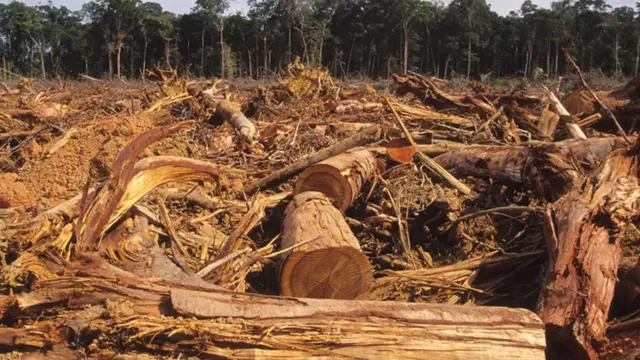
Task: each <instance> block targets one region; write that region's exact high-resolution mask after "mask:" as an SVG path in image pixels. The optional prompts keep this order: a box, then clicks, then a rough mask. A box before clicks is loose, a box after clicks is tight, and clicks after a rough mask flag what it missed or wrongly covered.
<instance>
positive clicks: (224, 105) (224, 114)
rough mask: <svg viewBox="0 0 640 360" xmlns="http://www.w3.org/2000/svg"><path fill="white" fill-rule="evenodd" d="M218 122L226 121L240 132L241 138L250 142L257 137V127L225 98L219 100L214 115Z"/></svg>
mask: <svg viewBox="0 0 640 360" xmlns="http://www.w3.org/2000/svg"><path fill="white" fill-rule="evenodd" d="M214 118H215V119H216V120H219V122H223V121H226V122H228V123H229V124H231V126H232V127H233V128H234V129H235V130H236V131H237V132H238V134H240V137H241V138H242V139H243V140H246V141H249V142H252V141H254V140H256V139H257V138H258V135H259V134H258V129H256V126H255V124H254V123H252V122H251V121H250V120H249V119H247V118H246V117H245V116H244V114H243V113H242V111H239V110H235V109H234V108H233V107H232V106H231V103H229V102H228V101H226V100H223V101H220V102H219V103H218V107H217V108H216V113H215V115H214Z"/></svg>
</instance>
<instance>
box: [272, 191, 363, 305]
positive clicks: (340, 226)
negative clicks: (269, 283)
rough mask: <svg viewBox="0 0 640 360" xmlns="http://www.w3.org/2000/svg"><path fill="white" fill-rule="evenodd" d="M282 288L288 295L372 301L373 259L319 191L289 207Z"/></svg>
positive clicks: (284, 233) (301, 197)
mask: <svg viewBox="0 0 640 360" xmlns="http://www.w3.org/2000/svg"><path fill="white" fill-rule="evenodd" d="M296 245H299V246H297V247H296V248H294V249H293V250H292V251H291V252H289V253H288V254H286V255H285V258H284V262H283V265H282V269H281V276H280V288H281V292H282V294H283V295H285V296H295V297H306V298H327V299H362V298H366V296H367V294H368V293H369V291H370V290H371V286H372V283H373V273H372V269H371V265H370V264H369V261H368V259H367V257H366V256H365V255H364V254H363V253H362V251H361V250H360V244H359V243H358V239H356V237H355V236H354V235H353V233H352V232H351V229H350V228H349V226H348V225H347V222H346V221H345V219H344V217H343V215H342V213H340V211H339V210H338V209H336V208H335V207H333V205H332V204H331V201H330V200H329V198H327V197H326V196H325V195H324V194H322V193H319V192H304V193H302V194H299V195H297V196H296V197H295V198H294V199H293V201H292V202H291V203H290V204H289V206H288V207H287V210H286V211H285V218H284V222H283V229H282V242H281V248H282V249H287V248H290V247H292V246H296Z"/></svg>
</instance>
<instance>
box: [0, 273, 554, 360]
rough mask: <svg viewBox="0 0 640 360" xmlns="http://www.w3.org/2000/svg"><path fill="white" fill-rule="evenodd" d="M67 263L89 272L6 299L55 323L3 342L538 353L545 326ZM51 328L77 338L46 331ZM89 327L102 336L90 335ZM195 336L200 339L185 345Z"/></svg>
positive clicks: (4, 332)
mask: <svg viewBox="0 0 640 360" xmlns="http://www.w3.org/2000/svg"><path fill="white" fill-rule="evenodd" d="M72 265H73V266H72V269H70V270H72V271H75V272H78V273H85V274H87V275H86V276H93V277H77V278H69V277H63V278H59V279H56V280H51V281H44V282H41V283H40V285H39V287H38V289H36V290H34V291H32V292H31V293H28V294H22V295H18V296H15V297H12V298H11V300H12V302H14V303H15V304H16V305H15V307H14V310H13V313H14V314H15V315H17V316H19V317H20V318H25V319H30V320H38V319H39V318H40V317H41V313H42V311H46V313H47V315H48V316H47V320H48V319H53V321H47V320H40V321H37V322H35V323H34V324H32V325H30V326H28V327H24V328H23V329H13V328H2V329H1V330H0V334H1V336H0V339H1V340H0V343H1V342H2V341H5V342H10V344H8V345H9V346H13V345H12V344H23V345H24V346H23V347H22V350H23V351H34V350H36V351H37V350H39V349H42V348H45V347H49V348H51V347H52V345H53V351H50V352H48V353H47V356H49V358H55V357H54V356H56V355H57V353H58V350H57V349H59V348H67V346H69V343H68V342H70V341H74V342H76V341H84V342H87V343H92V342H93V344H94V345H95V346H96V347H97V348H109V349H111V346H112V345H113V344H114V343H117V342H118V341H120V344H121V345H120V346H121V347H119V348H118V349H119V350H120V351H131V350H134V349H135V350H137V351H136V353H137V354H138V355H137V356H138V357H140V356H143V355H144V354H145V353H151V354H155V355H156V356H158V354H159V352H160V353H167V354H175V353H177V352H178V351H179V352H180V353H183V354H184V355H185V356H197V357H214V358H219V357H221V358H245V359H248V358H252V359H282V358H367V359H389V358H406V359H423V358H427V357H432V358H438V359H445V360H453V359H456V360H471V359H474V360H475V359H484V358H490V359H498V360H507V359H509V360H511V359H521V360H524V359H530V360H536V359H540V360H542V359H544V350H545V339H544V327H543V324H542V323H541V322H540V319H539V318H538V317H537V316H536V315H535V314H533V313H531V312H530V311H528V310H523V309H510V308H500V307H474V306H451V305H431V304H417V303H399V302H375V301H354V300H349V301H345V300H326V299H290V298H280V297H269V296H261V295H252V294H242V293H231V292H225V291H219V290H207V291H203V290H202V289H201V288H198V287H194V288H189V287H188V286H186V285H183V284H176V283H170V284H166V283H165V284H162V283H153V282H151V281H149V280H145V279H142V278H139V277H136V276H135V275H133V274H131V273H128V272H125V271H122V270H119V269H116V268H113V267H108V266H105V265H103V264H100V263H97V264H96V263H95V262H94V263H91V262H88V263H87V264H78V265H76V264H75V263H74V264H72ZM94 274H95V275H94ZM105 303H108V304H109V311H107V306H106V305H105ZM65 305H67V306H65ZM132 314H134V316H131V315H132ZM161 315H163V316H161ZM104 329H109V331H104ZM176 329H180V331H176ZM327 329H339V330H340V331H327ZM276 330H277V331H276ZM56 333H67V334H71V335H75V336H67V337H64V336H48V335H49V334H56ZM92 334H101V335H100V336H99V337H95V340H94V337H93V335H92ZM127 334H129V335H127ZM130 334H136V336H130ZM238 334H242V336H238ZM265 334H268V336H265ZM122 338H126V339H127V341H125V342H122V341H121V339H122ZM94 341H95V342H94ZM194 343H198V344H200V345H199V346H197V347H193V346H189V345H187V346H184V344H194ZM56 344H57V345H61V346H55V345H56ZM0 346H1V345H0ZM62 358H69V357H68V356H67V357H62Z"/></svg>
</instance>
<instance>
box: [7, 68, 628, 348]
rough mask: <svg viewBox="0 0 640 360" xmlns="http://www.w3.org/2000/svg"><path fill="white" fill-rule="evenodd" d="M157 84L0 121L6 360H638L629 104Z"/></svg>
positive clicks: (331, 82)
mask: <svg viewBox="0 0 640 360" xmlns="http://www.w3.org/2000/svg"><path fill="white" fill-rule="evenodd" d="M152 73H153V75H155V78H156V80H157V81H156V82H155V83H148V84H133V83H124V82H118V83H104V82H100V81H98V80H96V79H87V80H86V82H84V83H63V84H60V83H55V84H54V83H50V84H34V83H31V82H28V81H23V82H22V83H21V84H19V85H18V86H16V87H15V88H9V87H5V90H4V93H3V94H2V95H0V130H1V131H2V133H0V169H1V170H2V171H3V173H0V255H1V259H2V260H1V263H0V273H1V275H2V278H3V280H4V281H3V284H2V286H1V287H0V317H1V318H2V322H1V323H0V352H1V353H5V354H6V355H5V356H6V357H7V358H20V357H21V356H29V358H31V357H45V356H46V357H48V358H61V359H62V358H65V359H69V358H84V357H92V358H93V357H96V358H104V357H108V358H116V359H120V358H121V359H128V358H146V357H148V358H156V357H159V356H160V357H164V356H166V357H176V356H181V357H195V358H234V359H235V358H241V359H245V358H246V359H249V358H251V359H255V358H260V359H262V358H269V359H272V358H273V359H276V358H277V359H280V358H286V357H293V358H358V359H365V358H366V359H390V358H410V359H423V358H431V357H434V358H438V359H544V358H545V357H548V358H572V359H582V358H591V359H596V358H598V357H600V358H604V359H609V358H611V359H613V358H624V357H625V356H629V358H633V356H635V355H634V354H635V353H637V352H638V351H640V350H638V349H640V348H639V347H637V344H636V342H635V339H638V336H637V334H636V331H637V330H636V329H638V327H637V325H636V324H637V323H638V321H639V320H638V318H635V315H636V313H637V304H638V302H639V301H640V297H639V295H640V280H638V279H639V278H640V265H636V262H637V253H638V250H637V249H638V247H637V246H636V245H635V244H636V241H637V240H638V239H640V231H638V228H637V227H636V225H635V222H636V221H637V220H638V218H637V216H636V215H637V214H638V209H639V207H640V183H639V179H638V176H639V173H638V170H639V167H640V162H639V161H640V152H639V151H640V144H638V143H637V138H636V137H635V136H631V135H628V134H627V133H625V130H624V129H627V130H628V131H629V133H630V132H631V131H633V130H636V131H637V118H636V117H635V116H636V115H635V114H637V112H634V111H632V109H633V107H634V106H635V105H636V104H637V101H636V100H637V99H636V97H635V95H634V94H636V92H637V91H636V87H635V85H634V84H637V83H639V82H640V80H634V81H632V82H631V83H630V84H629V85H628V86H627V87H626V88H625V89H623V90H620V91H617V92H614V93H603V92H599V93H597V94H595V93H593V92H591V90H590V89H588V88H587V89H585V91H586V92H585V93H577V92H576V93H570V94H567V95H566V96H565V97H564V98H563V101H562V102H561V101H559V100H558V98H557V97H556V95H554V94H553V92H551V91H549V90H546V89H545V92H546V93H545V94H543V95H539V96H532V95H528V94H527V93H526V91H524V90H522V89H511V90H508V91H501V92H498V91H493V90H491V89H488V88H487V87H485V86H474V89H475V91H474V92H472V93H469V94H461V95H458V94H451V93H449V92H447V91H445V90H443V89H446V87H447V84H446V82H443V81H441V80H438V79H435V78H429V77H425V76H421V75H418V74H413V73H409V74H407V75H402V76H395V85H394V89H393V90H394V91H393V93H389V92H388V91H387V90H384V89H382V90H381V89H378V90H376V89H374V88H373V87H372V86H370V85H361V86H355V85H347V84H344V83H341V82H339V81H338V80H335V79H331V78H330V77H329V76H328V75H327V73H326V72H323V71H321V70H316V69H308V68H305V66H304V65H302V64H300V63H299V62H296V63H294V64H292V65H291V66H290V67H289V74H288V75H287V76H286V77H284V78H283V79H282V80H281V81H280V82H279V83H277V84H274V85H272V86H266V87H265V86H256V87H246V88H242V87H238V86H237V85H234V84H233V83H229V82H227V81H221V80H216V81H213V82H211V81H205V80H189V79H184V78H181V77H179V76H178V75H177V74H176V73H175V72H173V71H161V70H154V71H153V72H152ZM593 94H595V97H594V95H593ZM577 100H580V101H577ZM614 100H615V101H614ZM563 103H566V104H568V106H567V107H568V108H569V111H571V113H570V112H569V111H567V109H566V108H565V107H564V106H563ZM1 356H2V355H0V357H1Z"/></svg>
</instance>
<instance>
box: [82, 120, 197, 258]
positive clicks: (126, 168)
mask: <svg viewBox="0 0 640 360" xmlns="http://www.w3.org/2000/svg"><path fill="white" fill-rule="evenodd" d="M191 125H193V121H185V122H181V123H178V124H176V125H172V126H167V127H157V128H153V129H151V130H147V131H145V132H143V133H142V134H140V135H138V136H136V137H135V139H133V141H131V142H130V143H129V144H128V145H127V146H125V147H124V148H123V149H122V150H121V151H120V153H119V154H118V156H117V157H116V159H115V161H114V163H113V167H112V170H111V176H110V177H109V180H108V181H107V183H106V185H105V187H104V188H103V189H102V190H101V191H100V193H98V195H97V196H96V198H95V199H94V201H93V202H92V204H91V205H90V206H89V208H88V209H87V211H86V213H84V214H82V215H83V216H82V217H81V219H79V222H78V227H79V229H80V230H79V232H78V234H79V237H78V245H79V246H80V248H86V247H88V246H90V245H91V244H92V243H93V244H95V242H97V241H98V238H99V237H100V236H102V235H103V234H104V231H106V229H107V227H108V226H106V225H107V223H108V222H109V217H110V216H109V215H110V214H111V213H112V212H113V210H115V207H116V206H117V205H118V203H119V202H120V200H121V198H122V196H123V195H124V193H125V189H126V187H127V184H128V183H129V182H130V181H131V179H132V178H133V176H134V175H135V171H134V166H135V163H136V160H137V159H138V157H140V155H141V154H142V152H143V151H144V150H145V149H146V148H147V147H148V146H149V145H151V144H152V143H154V142H156V141H158V140H160V139H162V138H164V137H167V136H169V135H172V134H175V133H176V132H178V131H180V130H181V129H184V128H185V127H187V126H191Z"/></svg>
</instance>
